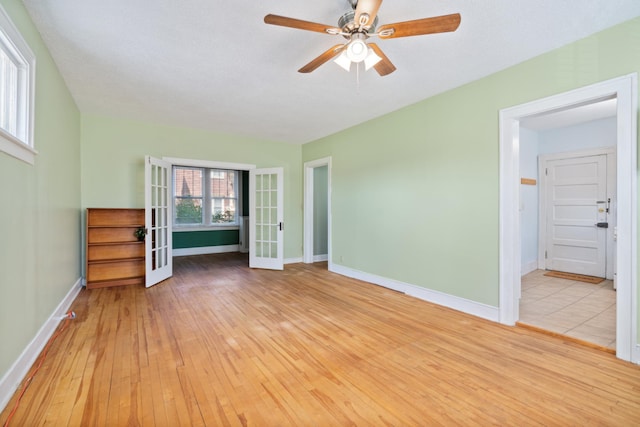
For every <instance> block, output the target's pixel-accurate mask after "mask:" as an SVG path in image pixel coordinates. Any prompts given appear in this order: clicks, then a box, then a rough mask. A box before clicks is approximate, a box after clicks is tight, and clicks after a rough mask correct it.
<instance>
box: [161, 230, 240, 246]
mask: <svg viewBox="0 0 640 427" xmlns="http://www.w3.org/2000/svg"><path fill="white" fill-rule="evenodd" d="M238 242H239V236H238V230H237V229H236V230H207V231H180V232H174V233H173V249H185V248H201V247H206V246H225V245H237V244H238Z"/></svg>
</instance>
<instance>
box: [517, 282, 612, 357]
mask: <svg viewBox="0 0 640 427" xmlns="http://www.w3.org/2000/svg"><path fill="white" fill-rule="evenodd" d="M544 273H545V271H544V270H535V271H533V272H531V273H529V274H527V275H525V276H523V277H522V298H521V299H520V322H522V323H526V324H528V325H532V326H536V327H538V328H542V329H546V330H548V331H552V332H556V333H559V334H562V335H567V336H570V337H573V338H578V339H580V340H583V341H587V342H590V343H594V344H597V345H600V346H603V347H608V348H612V349H615V348H616V291H615V290H614V289H613V281H611V280H605V281H603V282H601V283H599V284H597V285H592V284H590V283H583V282H576V281H573V280H566V279H558V278H554V277H547V276H544Z"/></svg>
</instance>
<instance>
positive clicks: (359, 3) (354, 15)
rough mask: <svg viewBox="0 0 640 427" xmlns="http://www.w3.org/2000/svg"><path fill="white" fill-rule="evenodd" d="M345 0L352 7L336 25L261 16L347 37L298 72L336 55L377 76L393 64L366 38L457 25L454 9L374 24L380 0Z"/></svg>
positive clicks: (269, 21)
mask: <svg viewBox="0 0 640 427" xmlns="http://www.w3.org/2000/svg"><path fill="white" fill-rule="evenodd" d="M349 3H350V4H351V7H352V9H353V10H350V11H348V12H346V13H345V14H344V15H342V16H341V17H340V19H339V20H338V26H337V27H333V26H331V25H324V24H318V23H315V22H309V21H303V20H301V19H295V18H288V17H286V16H280V15H273V14H269V15H267V16H265V17H264V22H265V23H267V24H271V25H279V26H282V27H290V28H297V29H300V30H307V31H315V32H318V33H325V34H330V35H340V36H343V37H344V38H345V39H347V42H346V43H342V44H337V45H335V46H333V47H331V48H330V49H328V50H326V51H325V52H323V53H322V54H321V55H320V56H318V57H317V58H315V59H313V60H312V61H311V62H309V63H308V64H306V65H305V66H303V67H302V68H300V69H299V70H298V72H300V73H310V72H312V71H314V70H315V69H316V68H318V67H319V66H321V65H322V64H324V63H325V62H328V61H330V60H331V59H334V58H336V59H335V60H334V61H335V62H336V63H337V64H338V65H340V66H341V67H342V68H344V69H345V70H347V71H349V70H350V68H351V64H352V63H356V64H358V63H361V62H364V65H365V69H366V70H369V69H370V68H371V67H373V68H374V69H375V70H376V71H377V72H378V74H380V75H381V76H386V75H387V74H391V73H393V72H394V71H395V70H396V67H395V66H394V65H393V63H391V61H390V60H389V58H387V56H386V55H385V54H384V53H383V52H382V50H381V49H380V47H378V45H377V44H375V43H367V42H366V40H367V39H368V38H370V37H374V36H375V37H379V38H381V39H383V40H384V39H392V38H398V37H409V36H419V35H423V34H435V33H446V32H450V31H455V30H456V29H457V28H458V26H459V25H460V14H459V13H454V14H451V15H443V16H435V17H431V18H423V19H416V20H413V21H404V22H396V23H395V24H385V25H382V26H380V27H378V16H377V15H378V9H380V5H381V4H382V0H349Z"/></svg>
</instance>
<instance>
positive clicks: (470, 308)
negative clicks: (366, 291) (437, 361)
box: [329, 263, 500, 322]
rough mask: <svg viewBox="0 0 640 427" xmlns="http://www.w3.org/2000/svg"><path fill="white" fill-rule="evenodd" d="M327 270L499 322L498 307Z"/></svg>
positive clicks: (341, 270)
mask: <svg viewBox="0 0 640 427" xmlns="http://www.w3.org/2000/svg"><path fill="white" fill-rule="evenodd" d="M329 270H330V271H332V272H334V273H338V274H342V275H343V276H347V277H352V278H354V279H358V280H362V281H365V282H369V283H373V284H375V285H379V286H383V287H385V288H389V289H393V290H394V291H398V292H403V293H405V294H407V295H411V296H412V297H415V298H419V299H421V300H424V301H428V302H432V303H434V304H438V305H442V306H444V307H449V308H452V309H454V310H458V311H462V312H463V313H467V314H472V315H474V316H477V317H481V318H483V319H487V320H491V321H493V322H499V320H500V310H499V309H498V307H493V306H490V305H486V304H482V303H479V302H475V301H471V300H468V299H465V298H460V297H457V296H454V295H449V294H445V293H443V292H439V291H434V290H431V289H427V288H423V287H421V286H416V285H412V284H410V283H404V282H400V281H398V280H394V279H388V278H386V277H382V276H377V275H375V274H370V273H365V272H363V271H359V270H354V269H352V268H348V267H345V266H342V265H338V264H333V263H332V264H331V265H330V266H329Z"/></svg>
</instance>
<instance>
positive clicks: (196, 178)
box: [173, 166, 239, 227]
mask: <svg viewBox="0 0 640 427" xmlns="http://www.w3.org/2000/svg"><path fill="white" fill-rule="evenodd" d="M238 176H239V173H238V171H234V170H224V169H211V168H199V167H187V166H174V167H173V200H174V210H173V211H174V218H173V224H174V226H175V227H192V226H219V225H237V224H238V209H237V207H238V188H239V185H238Z"/></svg>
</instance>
